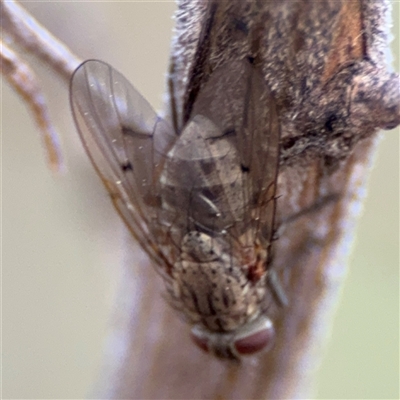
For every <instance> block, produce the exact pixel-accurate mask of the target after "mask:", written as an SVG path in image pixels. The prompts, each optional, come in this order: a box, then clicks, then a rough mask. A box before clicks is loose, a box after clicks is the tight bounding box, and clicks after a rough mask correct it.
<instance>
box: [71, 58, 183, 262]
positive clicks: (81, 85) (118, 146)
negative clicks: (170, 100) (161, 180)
mask: <svg viewBox="0 0 400 400" xmlns="http://www.w3.org/2000/svg"><path fill="white" fill-rule="evenodd" d="M70 101H71V107H72V113H73V116H74V120H75V123H76V126H77V128H78V131H79V133H80V136H81V139H82V142H83V144H84V146H85V148H86V151H87V153H88V154H89V156H90V158H91V160H92V163H93V165H94V167H95V168H96V170H97V172H98V173H99V175H100V177H101V179H102V180H103V183H104V184H105V186H106V188H107V190H108V191H109V193H110V194H111V197H112V200H113V202H114V205H115V206H116V208H117V210H118V211H119V213H120V214H121V216H122V217H123V218H124V220H125V222H126V223H127V225H128V227H129V228H130V230H131V232H132V234H133V235H134V236H135V238H136V239H137V240H138V242H139V243H140V244H141V246H142V247H143V248H144V250H145V251H146V252H147V253H148V254H149V255H150V257H151V258H152V259H153V260H155V261H156V262H157V263H159V264H160V263H161V264H163V263H164V264H165V262H166V260H165V257H164V255H163V254H161V252H160V250H159V249H158V248H157V246H156V245H155V240H154V239H153V237H154V233H153V232H152V226H154V224H155V221H156V218H157V212H158V207H157V203H158V197H159V187H158V182H157V179H156V170H157V169H158V168H161V167H162V165H163V163H164V159H165V155H166V153H167V152H168V150H169V148H170V147H171V146H172V145H173V143H174V141H175V140H176V136H175V135H174V134H173V132H172V129H171V128H170V126H169V125H168V124H167V123H166V122H165V121H164V120H162V119H161V118H160V117H158V116H157V114H156V112H155V111H154V110H153V109H152V107H151V106H150V104H149V103H148V102H147V101H146V100H145V99H144V98H143V97H142V96H141V95H140V94H139V93H138V92H137V91H136V90H135V88H134V87H133V86H132V85H131V84H130V83H129V81H128V80H127V79H126V78H124V77H123V76H122V75H121V74H120V73H119V72H117V71H116V70H115V69H113V68H112V67H111V66H109V65H108V64H105V63H103V62H101V61H97V60H89V61H86V62H84V63H83V64H81V65H80V66H79V67H78V68H77V70H76V71H75V72H74V74H73V76H72V79H71V83H70Z"/></svg>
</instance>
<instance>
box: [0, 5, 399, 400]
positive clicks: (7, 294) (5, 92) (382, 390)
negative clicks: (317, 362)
mask: <svg viewBox="0 0 400 400" xmlns="http://www.w3.org/2000/svg"><path fill="white" fill-rule="evenodd" d="M23 4H24V6H26V8H27V9H28V10H29V11H31V12H32V14H33V15H34V16H35V17H36V18H37V19H38V20H39V21H40V22H42V23H43V24H44V25H45V26H46V27H47V28H48V29H49V30H50V31H51V32H53V33H54V34H55V35H56V36H58V37H59V38H60V39H61V40H62V41H64V42H65V43H66V44H67V45H68V46H69V47H70V48H71V49H72V50H73V51H74V52H75V53H76V54H77V55H78V56H80V57H82V58H83V59H87V58H98V59H101V60H104V61H107V62H109V63H110V64H112V65H113V66H114V67H115V68H117V69H118V70H120V71H121V72H123V73H124V75H125V76H126V77H127V78H128V79H129V80H130V81H131V82H132V83H133V84H134V85H135V87H136V88H137V89H138V90H139V92H140V93H142V94H143V96H144V97H145V98H146V99H148V100H149V101H150V103H151V104H152V105H153V106H154V108H155V109H161V108H162V104H163V93H164V89H165V73H166V71H167V66H168V56H169V49H170V39H171V36H172V29H173V19H172V15H173V12H174V10H175V3H173V2H160V1H158V2H152V1H146V2H99V3H97V2H96V3H95V2H87V1H82V2H81V1H74V2H72V1H71V2H69V1H64V2H44V3H37V2H24V3H23ZM393 6H394V10H393V20H394V22H395V23H396V24H397V25H396V26H395V27H394V28H393V34H394V36H395V40H394V41H393V43H392V48H393V49H394V50H395V53H394V57H395V64H394V65H395V69H396V70H397V71H398V70H399V69H400V68H399V47H400V45H399V37H400V32H399V20H400V10H399V3H398V2H394V4H393ZM37 70H38V73H39V76H40V79H41V81H42V82H43V87H44V91H45V94H46V96H47V98H48V101H49V104H50V106H51V108H50V112H51V116H52V119H53V121H54V124H55V125H56V127H57V129H58V131H59V132H60V134H61V137H62V149H63V152H64V155H65V158H66V160H65V161H66V164H67V168H68V171H67V173H66V174H65V175H63V176H54V175H52V173H51V172H50V170H49V169H48V168H47V166H46V164H45V158H44V152H43V149H42V146H41V143H40V140H39V135H38V131H37V128H36V126H35V125H34V123H33V121H32V119H31V117H30V115H29V114H28V111H27V109H26V107H25V106H24V105H23V104H22V102H21V101H20V99H19V98H18V97H17V95H16V94H15V93H14V92H12V91H11V89H10V88H9V87H8V85H7V84H6V83H5V82H2V110H1V111H2V117H1V118H2V146H3V147H2V174H3V176H2V242H3V260H2V261H3V262H2V340H3V349H2V350H3V354H2V356H3V360H2V367H3V371H2V386H3V396H2V397H3V398H5V399H26V398H30V399H50V398H53V399H54V398H60V399H61V398H64V399H66V398H69V399H79V398H85V397H87V395H88V393H90V391H91V387H92V385H93V383H94V382H95V381H96V378H97V377H98V374H99V367H100V365H101V360H102V351H103V346H104V343H105V338H106V335H107V332H108V322H109V313H110V310H111V307H112V304H113V299H114V297H115V291H116V288H117V281H118V269H119V268H118V265H119V263H120V262H121V257H122V256H123V244H124V243H125V242H124V239H123V238H124V235H125V232H124V228H123V227H122V224H121V223H120V221H119V220H118V218H117V216H116V213H115V212H114V209H113V208H112V206H111V203H110V201H109V198H108V195H107V194H106V193H105V191H104V189H103V187H102V186H101V185H100V182H99V179H98V177H97V176H96V175H95V174H94V171H93V169H92V167H91V165H90V164H89V161H88V159H87V157H86V156H85V154H84V152H83V150H82V148H81V145H80V142H79V138H78V135H77V132H76V130H75V128H74V126H73V125H72V118H71V114H70V110H69V104H68V96H67V87H66V85H62V84H61V83H60V80H59V79H57V77H56V76H54V75H53V74H52V73H51V72H50V71H47V70H46V69H45V68H43V67H38V69H37ZM133 245H134V244H133V243H132V246H133ZM353 248H354V249H353V252H352V254H351V258H350V265H349V272H348V277H347V281H346V283H345V285H344V287H343V293H342V297H341V300H340V303H339V304H338V308H337V314H336V317H335V319H334V323H333V329H332V332H331V338H330V342H329V345H328V347H327V349H326V355H325V357H324V360H323V363H322V365H321V368H320V370H319V372H318V375H317V380H316V384H317V387H316V398H318V399H345V398H346V399H356V398H360V399H397V398H399V129H397V130H395V131H390V132H385V134H384V135H383V139H382V141H381V144H380V146H379V151H378V153H377V155H376V160H375V165H374V168H373V170H372V172H371V176H370V178H369V186H368V198H367V200H366V202H365V204H364V212H363V215H362V217H361V218H360V221H359V223H358V228H357V235H356V239H355V243H354V246H353ZM155 295H157V296H158V295H160V294H158V293H157V294H155Z"/></svg>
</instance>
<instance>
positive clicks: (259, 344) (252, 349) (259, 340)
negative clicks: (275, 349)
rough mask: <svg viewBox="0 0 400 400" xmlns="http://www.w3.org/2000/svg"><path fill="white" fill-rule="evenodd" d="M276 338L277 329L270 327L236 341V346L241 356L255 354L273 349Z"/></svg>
mask: <svg viewBox="0 0 400 400" xmlns="http://www.w3.org/2000/svg"><path fill="white" fill-rule="evenodd" d="M274 338H275V329H274V328H273V326H270V327H265V328H263V329H261V330H259V331H257V332H255V333H252V334H250V335H248V336H244V337H242V338H239V339H237V340H235V343H234V346H235V348H236V351H237V352H238V353H239V354H241V355H246V354H253V353H257V352H258V351H261V350H268V349H269V348H271V346H272V344H273V342H274Z"/></svg>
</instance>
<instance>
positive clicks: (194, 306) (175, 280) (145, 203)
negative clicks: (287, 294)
mask: <svg viewBox="0 0 400 400" xmlns="http://www.w3.org/2000/svg"><path fill="white" fill-rule="evenodd" d="M70 99H71V106H72V112H73V116H74V119H75V123H76V126H77V128H78V131H79V133H80V136H81V139H82V142H83V144H84V146H85V149H86V151H87V153H88V155H89V156H90V158H91V161H92V163H93V165H94V167H95V169H96V170H97V172H98V174H99V176H100V177H101V179H102V181H103V183H104V184H105V186H106V188H107V190H108V191H109V192H110V194H111V198H112V201H113V203H114V205H115V207H116V209H117V211H118V212H119V213H120V215H121V216H122V218H123V219H124V221H125V223H126V224H127V226H128V228H129V229H130V231H131V232H132V234H133V236H134V237H135V239H136V240H137V241H138V242H139V244H140V245H141V246H142V247H143V249H144V250H145V251H146V253H147V254H148V256H149V258H150V259H151V261H152V263H153V264H154V265H155V267H156V268H157V270H158V271H159V272H160V273H161V275H162V277H163V279H164V281H165V284H166V292H167V298H168V301H169V303H170V304H171V305H172V307H173V308H175V309H176V310H178V312H179V313H180V314H181V316H183V317H184V319H185V320H186V321H187V322H188V323H189V324H190V325H191V327H192V330H191V336H192V338H193V340H194V342H195V343H196V344H197V345H198V346H199V347H200V348H202V349H204V350H206V351H208V352H210V353H213V354H215V355H216V356H218V357H221V358H228V359H237V360H238V359H240V358H241V356H243V355H250V354H254V353H256V352H258V351H260V350H263V349H267V348H269V347H270V346H271V344H272V342H273V338H274V335H275V331H274V326H273V323H272V320H271V317H270V315H269V314H270V313H269V308H270V305H271V298H274V299H275V302H276V303H284V302H285V299H284V295H282V291H280V290H279V284H278V283H276V282H277V280H276V276H275V274H274V270H273V268H272V251H271V250H272V241H273V235H274V231H275V227H274V225H275V220H274V219H275V208H276V196H275V192H276V185H277V173H278V162H279V138H280V128H279V119H278V113H277V110H276V105H275V101H274V98H273V96H272V94H271V92H270V91H269V89H268V87H267V85H266V84H265V82H264V79H263V77H262V75H261V72H260V71H259V70H258V69H257V68H256V67H255V66H254V64H253V63H252V60H251V59H250V60H249V59H243V60H238V61H231V62H226V63H225V64H223V65H221V66H219V67H217V68H216V69H215V70H214V72H213V73H212V74H211V75H210V77H209V79H208V81H207V82H206V83H205V84H204V85H203V86H202V87H201V88H200V90H199V93H198V95H197V96H196V99H195V100H194V103H193V107H192V110H191V117H190V118H189V120H188V122H187V123H186V125H185V126H184V128H183V129H182V130H181V131H180V132H175V131H174V129H173V128H172V127H171V126H170V124H169V123H168V122H167V121H166V120H164V119H162V118H161V117H159V116H158V115H157V114H156V112H155V111H154V110H153V108H152V107H151V106H150V104H149V103H148V102H147V101H146V100H145V99H144V98H143V97H142V96H141V95H140V94H139V93H138V92H137V91H136V89H134V87H133V86H132V85H131V84H130V83H129V82H128V80H127V79H126V78H124V77H123V76H122V75H121V74H120V73H119V72H117V71H116V70H115V69H113V68H112V67H111V66H109V65H108V64H105V63H103V62H101V61H96V60H89V61H86V62H84V63H83V64H81V65H80V66H79V67H78V68H77V70H76V71H75V73H74V75H73V77H72V80H71V85H70ZM279 299H281V300H279Z"/></svg>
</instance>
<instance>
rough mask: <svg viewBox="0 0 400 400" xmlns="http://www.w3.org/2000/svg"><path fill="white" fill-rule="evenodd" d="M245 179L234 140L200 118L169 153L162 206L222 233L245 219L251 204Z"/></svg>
mask: <svg viewBox="0 0 400 400" xmlns="http://www.w3.org/2000/svg"><path fill="white" fill-rule="evenodd" d="M244 179H246V177H245V176H244V173H243V171H242V168H241V166H240V162H239V159H238V155H237V151H236V149H235V147H234V145H233V143H232V138H231V137H230V136H228V137H227V136H224V135H222V134H221V131H220V130H219V128H218V127H217V126H216V125H215V124H214V123H213V122H211V121H210V120H209V119H207V118H206V117H204V116H202V115H197V116H195V117H194V118H193V119H192V121H191V122H189V124H188V125H187V127H186V128H185V129H184V130H183V132H182V134H181V136H180V137H179V139H178V140H177V141H176V143H175V145H174V146H173V148H172V149H171V150H170V151H169V153H168V155H167V160H166V163H165V166H164V169H163V172H162V174H161V179H160V184H161V193H162V204H163V208H165V209H169V210H170V211H172V212H173V211H174V210H177V211H178V212H179V214H180V216H181V217H183V219H184V222H185V223H186V221H187V220H188V219H189V220H192V221H194V222H197V223H198V224H199V226H204V227H206V228H208V229H211V230H216V231H220V230H221V229H224V228H225V227H227V226H229V225H231V224H232V223H234V222H236V221H240V220H241V219H242V214H243V210H245V209H246V206H247V204H248V203H249V199H248V198H247V196H246V193H245V191H244V190H243V189H244ZM182 221H183V220H182Z"/></svg>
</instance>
